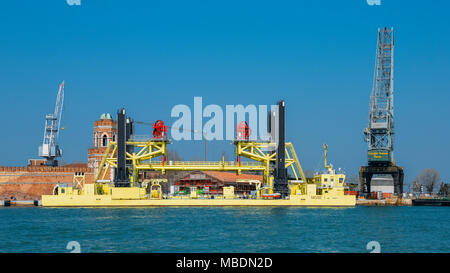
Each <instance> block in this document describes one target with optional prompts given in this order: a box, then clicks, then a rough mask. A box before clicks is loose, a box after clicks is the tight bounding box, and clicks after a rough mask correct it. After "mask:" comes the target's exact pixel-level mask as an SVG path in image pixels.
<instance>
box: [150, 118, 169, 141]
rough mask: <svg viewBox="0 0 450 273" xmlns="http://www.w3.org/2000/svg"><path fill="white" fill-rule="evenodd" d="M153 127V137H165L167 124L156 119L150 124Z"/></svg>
mask: <svg viewBox="0 0 450 273" xmlns="http://www.w3.org/2000/svg"><path fill="white" fill-rule="evenodd" d="M152 127H153V139H163V138H166V137H167V126H166V125H164V122H163V121H162V120H157V121H156V122H155V123H153V124H152Z"/></svg>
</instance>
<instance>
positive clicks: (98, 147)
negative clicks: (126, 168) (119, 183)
mask: <svg viewBox="0 0 450 273" xmlns="http://www.w3.org/2000/svg"><path fill="white" fill-rule="evenodd" d="M116 136H117V121H115V120H114V119H113V118H112V116H111V114H109V113H105V114H102V115H101V116H100V119H99V120H96V121H94V132H93V137H92V143H93V144H92V147H91V148H90V149H89V150H88V167H89V168H92V169H93V170H94V177H95V176H96V175H97V171H98V167H99V165H100V164H101V162H102V158H103V155H104V154H105V151H106V148H107V147H108V144H109V142H110V141H116ZM113 178H114V170H110V171H109V172H108V173H107V174H106V176H105V180H113Z"/></svg>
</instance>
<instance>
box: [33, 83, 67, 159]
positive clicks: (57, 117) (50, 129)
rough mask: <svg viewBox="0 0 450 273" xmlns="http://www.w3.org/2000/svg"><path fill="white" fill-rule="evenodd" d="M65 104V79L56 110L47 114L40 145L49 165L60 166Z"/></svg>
mask: <svg viewBox="0 0 450 273" xmlns="http://www.w3.org/2000/svg"><path fill="white" fill-rule="evenodd" d="M63 105H64V81H62V82H61V84H60V85H59V89H58V94H57V96H56V104H55V110H54V112H53V113H52V114H47V115H46V116H45V127H44V138H43V140H42V144H41V145H39V156H40V157H43V158H45V159H46V160H47V166H58V160H57V158H58V157H61V156H62V149H61V148H60V147H59V145H58V142H57V141H58V136H59V130H60V126H61V116H62V110H63Z"/></svg>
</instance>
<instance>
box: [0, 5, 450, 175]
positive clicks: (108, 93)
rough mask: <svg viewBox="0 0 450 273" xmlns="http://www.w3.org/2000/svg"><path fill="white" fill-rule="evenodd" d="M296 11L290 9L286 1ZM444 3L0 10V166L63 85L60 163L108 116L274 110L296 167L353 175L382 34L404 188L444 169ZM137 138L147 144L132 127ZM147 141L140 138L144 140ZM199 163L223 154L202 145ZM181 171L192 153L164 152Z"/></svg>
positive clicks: (17, 152)
mask: <svg viewBox="0 0 450 273" xmlns="http://www.w3.org/2000/svg"><path fill="white" fill-rule="evenodd" d="M300 2H301V3H300ZM449 9H450V4H449V3H448V1H388V0H382V1H381V6H369V5H367V4H366V1H365V0H353V1H331V0H321V1H261V0H259V1H242V0H241V1H233V0H228V1H194V0H192V1H123V0H122V1H93V0H82V1H81V6H69V5H67V4H66V1H65V0H53V1H31V0H30V1H4V2H2V4H1V6H0V91H1V94H2V96H1V99H0V106H1V117H0V120H1V125H2V128H1V135H0V141H1V143H2V144H1V146H0V154H1V157H0V165H25V164H26V160H27V159H28V158H36V157H37V147H38V145H39V143H40V141H41V140H42V134H43V126H44V116H45V114H47V113H49V112H52V111H53V108H54V103H55V96H56V92H57V87H58V84H59V82H60V81H61V80H66V99H65V109H64V113H63V121H62V123H63V126H64V127H65V128H66V130H65V131H64V132H63V134H62V135H61V138H60V143H61V145H62V147H63V149H64V161H66V162H72V161H86V160H87V148H88V147H89V146H90V145H91V142H92V129H93V128H92V127H93V121H94V120H96V119H97V118H98V117H99V116H100V114H101V113H103V112H111V113H113V114H114V113H115V112H116V110H117V109H118V108H120V107H122V106H124V107H126V108H127V109H128V113H129V114H130V115H131V116H132V117H133V118H134V119H135V120H143V121H150V122H152V121H155V120H157V119H162V120H165V121H167V123H171V122H173V121H174V120H172V119H171V118H170V110H171V108H172V107H173V106H174V105H175V104H187V105H191V106H192V104H193V97H194V96H203V101H204V104H219V105H222V106H225V104H244V105H247V104H257V105H258V104H274V103H276V101H277V100H278V99H280V98H282V99H284V100H285V101H286V103H287V122H288V129H287V136H288V139H289V140H290V141H292V142H293V143H294V145H295V147H296V150H297V153H298V154H299V156H300V159H301V163H302V165H303V167H304V168H305V169H313V170H314V169H316V168H318V167H319V166H320V164H321V149H322V144H323V143H328V145H329V156H330V159H331V161H332V163H334V165H335V166H338V167H343V168H345V169H346V170H347V173H349V174H354V173H357V171H358V168H359V166H360V165H362V164H365V163H366V147H367V146H366V143H365V142H364V141H363V135H362V130H363V128H364V127H365V126H366V122H367V111H368V103H369V93H370V90H371V86H372V78H373V67H374V60H375V47H376V38H377V28H378V27H384V26H389V27H390V26H393V27H394V31H395V42H396V47H395V92H396V93H395V118H396V140H395V145H396V146H395V148H396V150H395V157H396V161H397V163H398V164H399V165H401V166H404V168H405V171H406V180H407V182H409V181H411V180H412V179H413V178H414V177H415V176H416V175H417V174H418V172H419V171H420V170H421V169H423V168H436V169H437V170H439V171H440V173H441V177H442V178H443V179H444V180H445V181H449V180H450V168H449V167H448V154H449V152H450V144H449V139H450V138H449V135H450V129H449V127H450V126H449V121H448V120H449V117H450V110H449V102H450V100H449V98H450V95H449V87H450V62H449V61H450V50H449V49H450V19H449V18H450V17H449V16H448V10H449ZM137 130H138V133H139V134H149V133H150V131H149V129H148V128H145V127H138V128H137ZM146 130H148V131H146ZM209 145H210V146H209V158H211V159H218V158H219V157H220V154H221V152H222V151H225V150H226V151H227V152H228V154H229V156H230V157H232V155H233V146H232V145H231V144H230V143H228V142H211V143H210V144H209ZM173 148H176V149H177V150H178V151H179V153H180V154H181V155H182V156H183V157H184V158H185V159H200V158H201V157H202V156H203V144H202V142H188V143H177V144H174V146H173Z"/></svg>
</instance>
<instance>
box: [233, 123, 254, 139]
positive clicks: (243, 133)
mask: <svg viewBox="0 0 450 273" xmlns="http://www.w3.org/2000/svg"><path fill="white" fill-rule="evenodd" d="M250 133H251V132H250V128H249V127H248V123H247V122H246V121H241V122H240V123H239V124H238V125H237V126H236V138H237V139H238V140H249V139H250Z"/></svg>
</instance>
